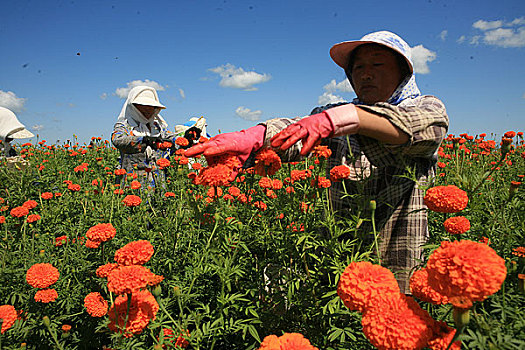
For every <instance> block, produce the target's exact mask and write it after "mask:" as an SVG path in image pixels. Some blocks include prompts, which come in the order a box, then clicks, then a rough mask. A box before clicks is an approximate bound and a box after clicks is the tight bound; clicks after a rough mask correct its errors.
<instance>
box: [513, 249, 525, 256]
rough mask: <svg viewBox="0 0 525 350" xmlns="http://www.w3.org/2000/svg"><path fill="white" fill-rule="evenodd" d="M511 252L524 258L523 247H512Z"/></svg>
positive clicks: (524, 251)
mask: <svg viewBox="0 0 525 350" xmlns="http://www.w3.org/2000/svg"><path fill="white" fill-rule="evenodd" d="M512 254H514V255H516V256H519V257H520V258H525V247H518V248H514V249H513V250H512Z"/></svg>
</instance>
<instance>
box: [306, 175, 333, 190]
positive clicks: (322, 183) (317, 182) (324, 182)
mask: <svg viewBox="0 0 525 350" xmlns="http://www.w3.org/2000/svg"><path fill="white" fill-rule="evenodd" d="M310 185H311V186H312V187H317V188H328V187H330V186H331V185H332V183H331V182H330V180H328V179H327V178H326V177H324V176H317V177H316V178H314V179H312V181H311V182H310Z"/></svg>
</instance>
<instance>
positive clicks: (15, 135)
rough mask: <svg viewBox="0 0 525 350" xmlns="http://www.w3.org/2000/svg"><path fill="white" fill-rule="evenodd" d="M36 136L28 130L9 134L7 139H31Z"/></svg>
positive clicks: (24, 129)
mask: <svg viewBox="0 0 525 350" xmlns="http://www.w3.org/2000/svg"><path fill="white" fill-rule="evenodd" d="M33 136H35V135H34V134H33V133H32V132H31V131H29V130H27V129H26V128H23V129H20V130H17V131H14V132H11V133H9V135H7V137H9V138H12V139H29V138H31V137H33Z"/></svg>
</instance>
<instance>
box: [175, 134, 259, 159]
mask: <svg viewBox="0 0 525 350" xmlns="http://www.w3.org/2000/svg"><path fill="white" fill-rule="evenodd" d="M265 132H266V127H265V126H264V125H257V126H253V127H251V128H248V129H246V130H241V131H235V132H229V133H225V134H219V135H217V136H214V137H212V138H211V139H210V140H209V141H206V142H204V143H199V144H198V145H195V146H193V147H191V148H189V149H187V150H186V152H184V155H185V156H186V157H195V156H197V155H199V154H204V155H205V156H218V155H222V154H233V155H236V156H237V158H238V159H239V161H240V162H241V164H244V163H245V162H246V160H247V159H248V157H249V156H250V154H251V153H252V152H257V151H258V150H259V149H260V148H261V147H262V146H263V144H264V133H265Z"/></svg>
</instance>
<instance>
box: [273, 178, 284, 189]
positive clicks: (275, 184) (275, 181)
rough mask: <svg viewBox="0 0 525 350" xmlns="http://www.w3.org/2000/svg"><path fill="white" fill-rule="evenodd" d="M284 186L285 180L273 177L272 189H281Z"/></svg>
mask: <svg viewBox="0 0 525 350" xmlns="http://www.w3.org/2000/svg"><path fill="white" fill-rule="evenodd" d="M281 188H283V182H282V181H281V180H279V179H273V180H272V189H274V190H280V189H281Z"/></svg>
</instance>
